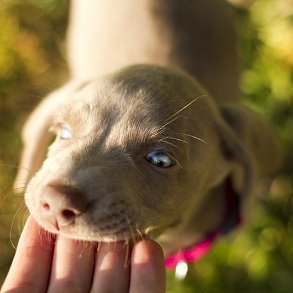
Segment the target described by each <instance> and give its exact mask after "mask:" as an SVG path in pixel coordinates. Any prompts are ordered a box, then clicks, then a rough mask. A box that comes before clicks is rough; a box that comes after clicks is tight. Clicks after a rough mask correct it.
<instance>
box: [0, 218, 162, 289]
mask: <svg viewBox="0 0 293 293" xmlns="http://www.w3.org/2000/svg"><path fill="white" fill-rule="evenodd" d="M127 250H128V249H127V247H126V246H125V245H124V243H122V242H116V243H101V244H100V245H95V244H93V243H89V242H82V241H76V240H72V239H68V238H65V237H63V236H59V237H58V238H57V240H56V239H54V237H53V236H51V235H49V234H48V233H47V232H45V231H44V230H43V229H41V228H40V227H39V226H38V224H37V223H36V222H35V221H34V220H33V219H32V218H31V217H30V218H29V219H28V221H27V223H26V225H25V227H24V230H23V232H22V235H21V237H20V240H19V244H18V247H17V250H16V254H15V257H14V260H13V262H12V265H11V267H10V270H9V273H8V275H7V277H6V280H5V282H4V284H3V287H2V289H1V292H2V293H4V292H7V293H8V292H9V293H12V292H15V293H18V292H21V293H26V292H29V293H33V292H37V293H41V292H54V293H56V292H99V293H100V292H101V293H102V292H119V293H120V292H131V293H133V292H139V293H143V292H152V293H157V292H158V293H159V292H165V269H164V256H163V252H162V249H161V248H160V246H159V245H158V244H157V243H156V242H154V241H152V240H143V241H140V242H138V243H136V244H135V245H134V247H133V249H132V251H131V252H130V253H131V255H130V256H129V257H128V256H127ZM128 258H129V264H128V265H126V266H125V260H127V259H128Z"/></svg>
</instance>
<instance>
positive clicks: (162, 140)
mask: <svg viewBox="0 0 293 293" xmlns="http://www.w3.org/2000/svg"><path fill="white" fill-rule="evenodd" d="M159 142H163V143H166V144H169V145H171V146H173V147H174V148H176V149H178V150H180V148H179V147H178V146H177V145H175V144H173V143H171V142H169V141H166V140H164V139H160V140H159Z"/></svg>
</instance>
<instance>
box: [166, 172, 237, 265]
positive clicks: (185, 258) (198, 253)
mask: <svg viewBox="0 0 293 293" xmlns="http://www.w3.org/2000/svg"><path fill="white" fill-rule="evenodd" d="M225 202H226V203H225V205H226V208H225V215H224V220H223V223H222V224H221V225H220V226H219V227H218V228H217V229H215V230H214V231H212V232H211V233H209V234H208V235H207V236H205V237H204V238H203V239H202V240H201V241H200V242H198V243H196V244H195V245H194V246H192V247H188V248H186V249H182V250H180V251H178V252H176V253H174V254H171V255H169V256H167V257H166V258H165V266H166V268H174V267H176V266H177V265H178V263H181V262H185V263H194V262H197V261H198V260H199V259H201V258H202V257H204V256H205V255H206V254H207V253H208V252H209V251H210V250H211V248H212V245H213V244H214V242H215V241H216V239H218V237H219V236H221V235H225V234H227V233H229V232H230V231H231V230H232V229H234V228H235V227H237V226H238V225H239V224H240V223H241V217H240V199H239V196H238V195H237V193H236V192H235V190H234V189H233V186H232V182H231V178H229V177H228V178H227V180H226V183H225Z"/></svg>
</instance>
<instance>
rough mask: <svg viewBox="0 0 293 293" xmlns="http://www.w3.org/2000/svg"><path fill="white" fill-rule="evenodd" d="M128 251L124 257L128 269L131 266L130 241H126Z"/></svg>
mask: <svg viewBox="0 0 293 293" xmlns="http://www.w3.org/2000/svg"><path fill="white" fill-rule="evenodd" d="M125 244H126V251H125V258H124V264H123V267H124V268H125V269H126V268H127V267H128V266H129V263H130V259H129V256H130V245H129V241H126V243H125Z"/></svg>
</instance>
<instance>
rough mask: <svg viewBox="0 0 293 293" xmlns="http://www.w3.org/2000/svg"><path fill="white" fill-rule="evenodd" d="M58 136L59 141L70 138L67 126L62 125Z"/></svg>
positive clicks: (70, 132) (70, 133) (70, 134)
mask: <svg viewBox="0 0 293 293" xmlns="http://www.w3.org/2000/svg"><path fill="white" fill-rule="evenodd" d="M59 136H60V138H61V139H69V138H71V136H72V130H71V129H70V127H69V125H67V124H62V126H61V129H60V133H59Z"/></svg>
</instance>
